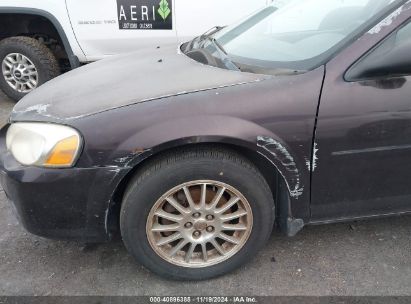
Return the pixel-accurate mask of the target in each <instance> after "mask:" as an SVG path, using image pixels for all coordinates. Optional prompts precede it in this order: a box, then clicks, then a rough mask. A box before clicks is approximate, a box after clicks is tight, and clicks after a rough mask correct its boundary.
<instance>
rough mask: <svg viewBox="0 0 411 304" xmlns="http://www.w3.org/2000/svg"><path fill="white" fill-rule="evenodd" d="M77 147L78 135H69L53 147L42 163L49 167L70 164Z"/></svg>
mask: <svg viewBox="0 0 411 304" xmlns="http://www.w3.org/2000/svg"><path fill="white" fill-rule="evenodd" d="M78 147H79V138H78V136H71V137H69V138H66V139H63V140H61V141H60V142H58V143H57V144H56V146H55V147H54V148H53V150H52V151H51V153H50V154H49V155H50V156H49V157H48V159H47V160H46V162H45V163H44V165H45V166H50V167H64V166H71V164H72V163H73V162H74V159H75V157H76V155H77V149H78Z"/></svg>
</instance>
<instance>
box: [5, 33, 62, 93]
mask: <svg viewBox="0 0 411 304" xmlns="http://www.w3.org/2000/svg"><path fill="white" fill-rule="evenodd" d="M0 64H1V71H2V74H1V77H0V89H1V90H3V92H4V93H6V94H7V95H8V96H9V97H10V98H11V99H13V100H15V101H18V100H20V99H21V98H23V97H24V96H25V95H27V94H28V93H30V92H31V91H32V90H34V89H35V88H37V87H39V86H40V85H42V84H43V83H45V82H47V81H49V80H50V79H52V78H54V77H56V76H58V75H59V74H60V68H59V65H58V63H57V60H56V58H55V57H54V55H53V53H52V52H51V51H50V50H49V49H48V48H47V47H46V46H45V45H43V44H41V43H40V42H39V41H37V40H36V39H33V38H30V37H20V36H19V37H11V38H6V39H3V40H2V41H1V42H0Z"/></svg>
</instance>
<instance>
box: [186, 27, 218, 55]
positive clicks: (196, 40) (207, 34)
mask: <svg viewBox="0 0 411 304" xmlns="http://www.w3.org/2000/svg"><path fill="white" fill-rule="evenodd" d="M223 28H225V26H214V27H212V28H211V29H209V30H207V31H206V32H204V34H202V35H200V36H198V37H196V38H194V39H193V40H191V41H190V43H189V44H188V45H187V48H186V49H187V50H192V49H194V44H196V43H197V45H199V44H200V43H201V42H203V41H204V40H205V39H207V38H209V37H211V36H212V35H214V34H215V33H217V32H218V31H220V30H222V29H223Z"/></svg>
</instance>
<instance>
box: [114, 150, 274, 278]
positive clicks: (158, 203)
mask: <svg viewBox="0 0 411 304" xmlns="http://www.w3.org/2000/svg"><path fill="white" fill-rule="evenodd" d="M273 222H274V202H273V198H272V193H271V191H270V188H269V186H268V185H267V182H266V181H265V179H264V177H263V176H262V175H261V174H260V173H259V171H258V170H257V169H256V168H255V167H254V165H253V164H251V163H250V162H249V161H248V160H247V159H245V158H243V157H242V156H240V155H238V154H237V153H236V152H234V151H231V150H223V149H218V148H212V149H205V148H204V149H195V150H180V151H176V152H173V153H168V154H166V155H163V156H162V157H160V158H158V159H154V160H152V161H149V163H148V164H146V165H145V167H144V168H142V169H141V170H140V171H139V172H138V173H137V175H136V176H135V177H134V178H133V179H132V181H131V182H130V184H129V186H128V189H127V190H126V193H125V196H124V200H123V205H122V209H121V215H120V226H121V233H122V237H123V241H124V243H125V245H126V247H127V248H128V250H129V251H130V253H131V254H132V255H133V256H134V257H135V259H136V260H137V261H138V262H140V263H141V264H143V265H144V266H146V267H147V268H148V269H150V270H152V271H153V272H155V273H157V274H160V275H162V276H164V277H168V278H172V279H182V280H201V279H207V278H211V277H215V276H219V275H222V274H224V273H227V272H229V271H232V270H233V269H235V268H237V267H238V266H240V265H242V264H243V263H245V262H247V261H249V260H251V258H252V257H253V256H254V255H255V254H256V252H257V251H258V250H259V249H260V248H261V246H262V245H263V244H264V243H265V242H266V240H267V239H268V238H269V236H270V233H271V230H272V227H273Z"/></svg>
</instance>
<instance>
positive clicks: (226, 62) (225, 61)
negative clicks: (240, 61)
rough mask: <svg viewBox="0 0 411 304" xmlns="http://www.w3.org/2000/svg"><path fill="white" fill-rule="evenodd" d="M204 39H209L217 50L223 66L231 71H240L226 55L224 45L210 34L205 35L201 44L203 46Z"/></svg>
mask: <svg viewBox="0 0 411 304" xmlns="http://www.w3.org/2000/svg"><path fill="white" fill-rule="evenodd" d="M205 41H210V43H211V44H212V45H213V47H214V48H215V49H216V50H217V53H218V55H219V56H220V59H221V61H222V62H223V64H224V66H225V67H226V68H227V69H229V70H233V71H241V69H240V68H239V67H238V66H237V65H236V64H235V63H234V62H233V61H232V60H231V58H230V57H229V56H228V54H227V52H226V50H225V49H224V47H223V46H222V45H221V44H220V43H219V42H218V41H217V39H215V38H213V37H211V36H205V38H204V40H203V43H202V45H201V47H202V48H204V44H205Z"/></svg>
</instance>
